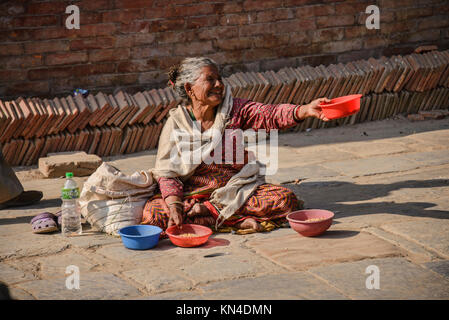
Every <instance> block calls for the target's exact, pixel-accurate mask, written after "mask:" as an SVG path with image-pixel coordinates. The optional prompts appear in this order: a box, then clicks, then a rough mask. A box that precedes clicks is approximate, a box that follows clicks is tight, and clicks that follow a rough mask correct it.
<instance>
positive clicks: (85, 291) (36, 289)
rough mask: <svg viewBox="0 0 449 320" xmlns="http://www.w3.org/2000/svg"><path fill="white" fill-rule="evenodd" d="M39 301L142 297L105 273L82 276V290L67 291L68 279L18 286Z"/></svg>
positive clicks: (31, 282) (133, 289) (132, 288)
mask: <svg viewBox="0 0 449 320" xmlns="http://www.w3.org/2000/svg"><path fill="white" fill-rule="evenodd" d="M17 287H19V288H20V289H23V290H25V291H27V292H29V293H30V294H32V295H33V296H34V297H36V299H38V300H78V299H81V300H112V299H125V298H127V297H128V298H131V297H137V296H140V292H139V291H138V290H137V289H136V288H135V287H133V286H131V285H130V284H128V283H127V282H126V281H124V280H122V279H120V278H118V277H117V276H115V275H113V274H110V273H105V272H90V273H81V274H80V289H79V290H77V289H71V290H70V289H67V287H66V278H65V277H64V278H59V279H50V280H36V281H29V282H25V283H21V284H19V285H17Z"/></svg>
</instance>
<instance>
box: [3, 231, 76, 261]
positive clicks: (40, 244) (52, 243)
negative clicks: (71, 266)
mask: <svg viewBox="0 0 449 320" xmlns="http://www.w3.org/2000/svg"><path fill="white" fill-rule="evenodd" d="M69 247H70V245H69V244H68V243H67V242H66V241H64V239H61V236H59V235H57V234H33V233H31V231H28V232H25V233H19V234H12V235H9V236H7V237H0V260H2V259H7V258H8V259H9V258H20V257H30V256H38V255H49V254H55V253H58V252H62V251H64V250H66V249H68V248H69Z"/></svg>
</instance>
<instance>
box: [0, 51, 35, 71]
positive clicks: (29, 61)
mask: <svg viewBox="0 0 449 320" xmlns="http://www.w3.org/2000/svg"><path fill="white" fill-rule="evenodd" d="M42 60H43V58H42V55H39V54H35V55H26V56H16V57H13V56H12V57H5V58H2V59H1V60H0V66H2V67H4V68H6V69H15V68H27V67H37V66H40V65H42Z"/></svg>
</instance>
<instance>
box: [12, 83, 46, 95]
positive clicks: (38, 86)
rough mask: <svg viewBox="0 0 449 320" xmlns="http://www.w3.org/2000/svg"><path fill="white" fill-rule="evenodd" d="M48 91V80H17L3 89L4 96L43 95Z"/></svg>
mask: <svg viewBox="0 0 449 320" xmlns="http://www.w3.org/2000/svg"><path fill="white" fill-rule="evenodd" d="M49 92H50V85H49V83H48V81H33V82H31V81H30V82H18V83H14V84H12V85H10V86H8V87H7V88H6V90H5V95H6V96H18V95H26V96H30V95H45V94H48V93H49Z"/></svg>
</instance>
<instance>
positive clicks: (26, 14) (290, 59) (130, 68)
mask: <svg viewBox="0 0 449 320" xmlns="http://www.w3.org/2000/svg"><path fill="white" fill-rule="evenodd" d="M70 4H76V5H78V7H79V8H80V24H81V28H80V29H79V30H76V29H72V30H69V29H66V28H65V20H66V18H67V17H68V14H66V13H65V9H66V6H68V5H70ZM371 4H375V5H377V6H378V7H379V8H380V11H381V19H380V29H379V30H367V29H366V27H365V20H366V17H367V16H368V15H367V14H365V9H366V7H367V6H368V5H371ZM424 44H434V45H437V46H438V47H439V48H440V49H447V48H448V47H449V6H448V4H447V1H446V0H370V1H364V0H360V1H353V0H346V1H342V0H324V1H315V0H244V1H242V0H232V1H225V0H211V1H208V0H197V1H196V0H170V1H168V0H82V1H65V0H47V1H46V0H39V1H37V0H31V1H25V0H15V1H2V2H1V3H0V97H3V98H13V97H17V96H19V95H25V96H31V95H39V96H41V97H45V96H54V95H62V94H67V93H69V92H71V91H72V90H73V89H74V88H77V87H81V88H87V89H91V90H93V91H98V90H103V91H104V92H112V91H113V90H114V89H115V88H117V87H121V88H126V90H128V91H129V92H132V91H133V90H139V89H144V88H145V89H148V88H151V87H157V86H159V85H160V84H161V83H164V82H165V81H166V75H165V72H166V70H167V68H168V67H169V66H170V65H172V64H173V63H176V62H178V61H179V60H180V59H181V58H182V57H185V56H193V55H206V56H209V57H212V58H214V59H215V60H216V61H217V62H219V63H220V64H222V65H223V66H224V67H225V72H226V73H228V74H229V73H231V72H236V71H247V70H252V71H265V70H269V69H273V70H277V69H279V68H281V67H285V66H292V67H294V66H299V65H302V64H310V65H312V66H316V65H319V64H325V65H328V64H331V63H337V62H347V61H351V60H356V59H362V58H367V57H370V56H373V57H380V56H381V55H385V56H391V55H394V54H407V53H410V52H412V51H413V49H414V48H416V47H417V46H419V45H424Z"/></svg>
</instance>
